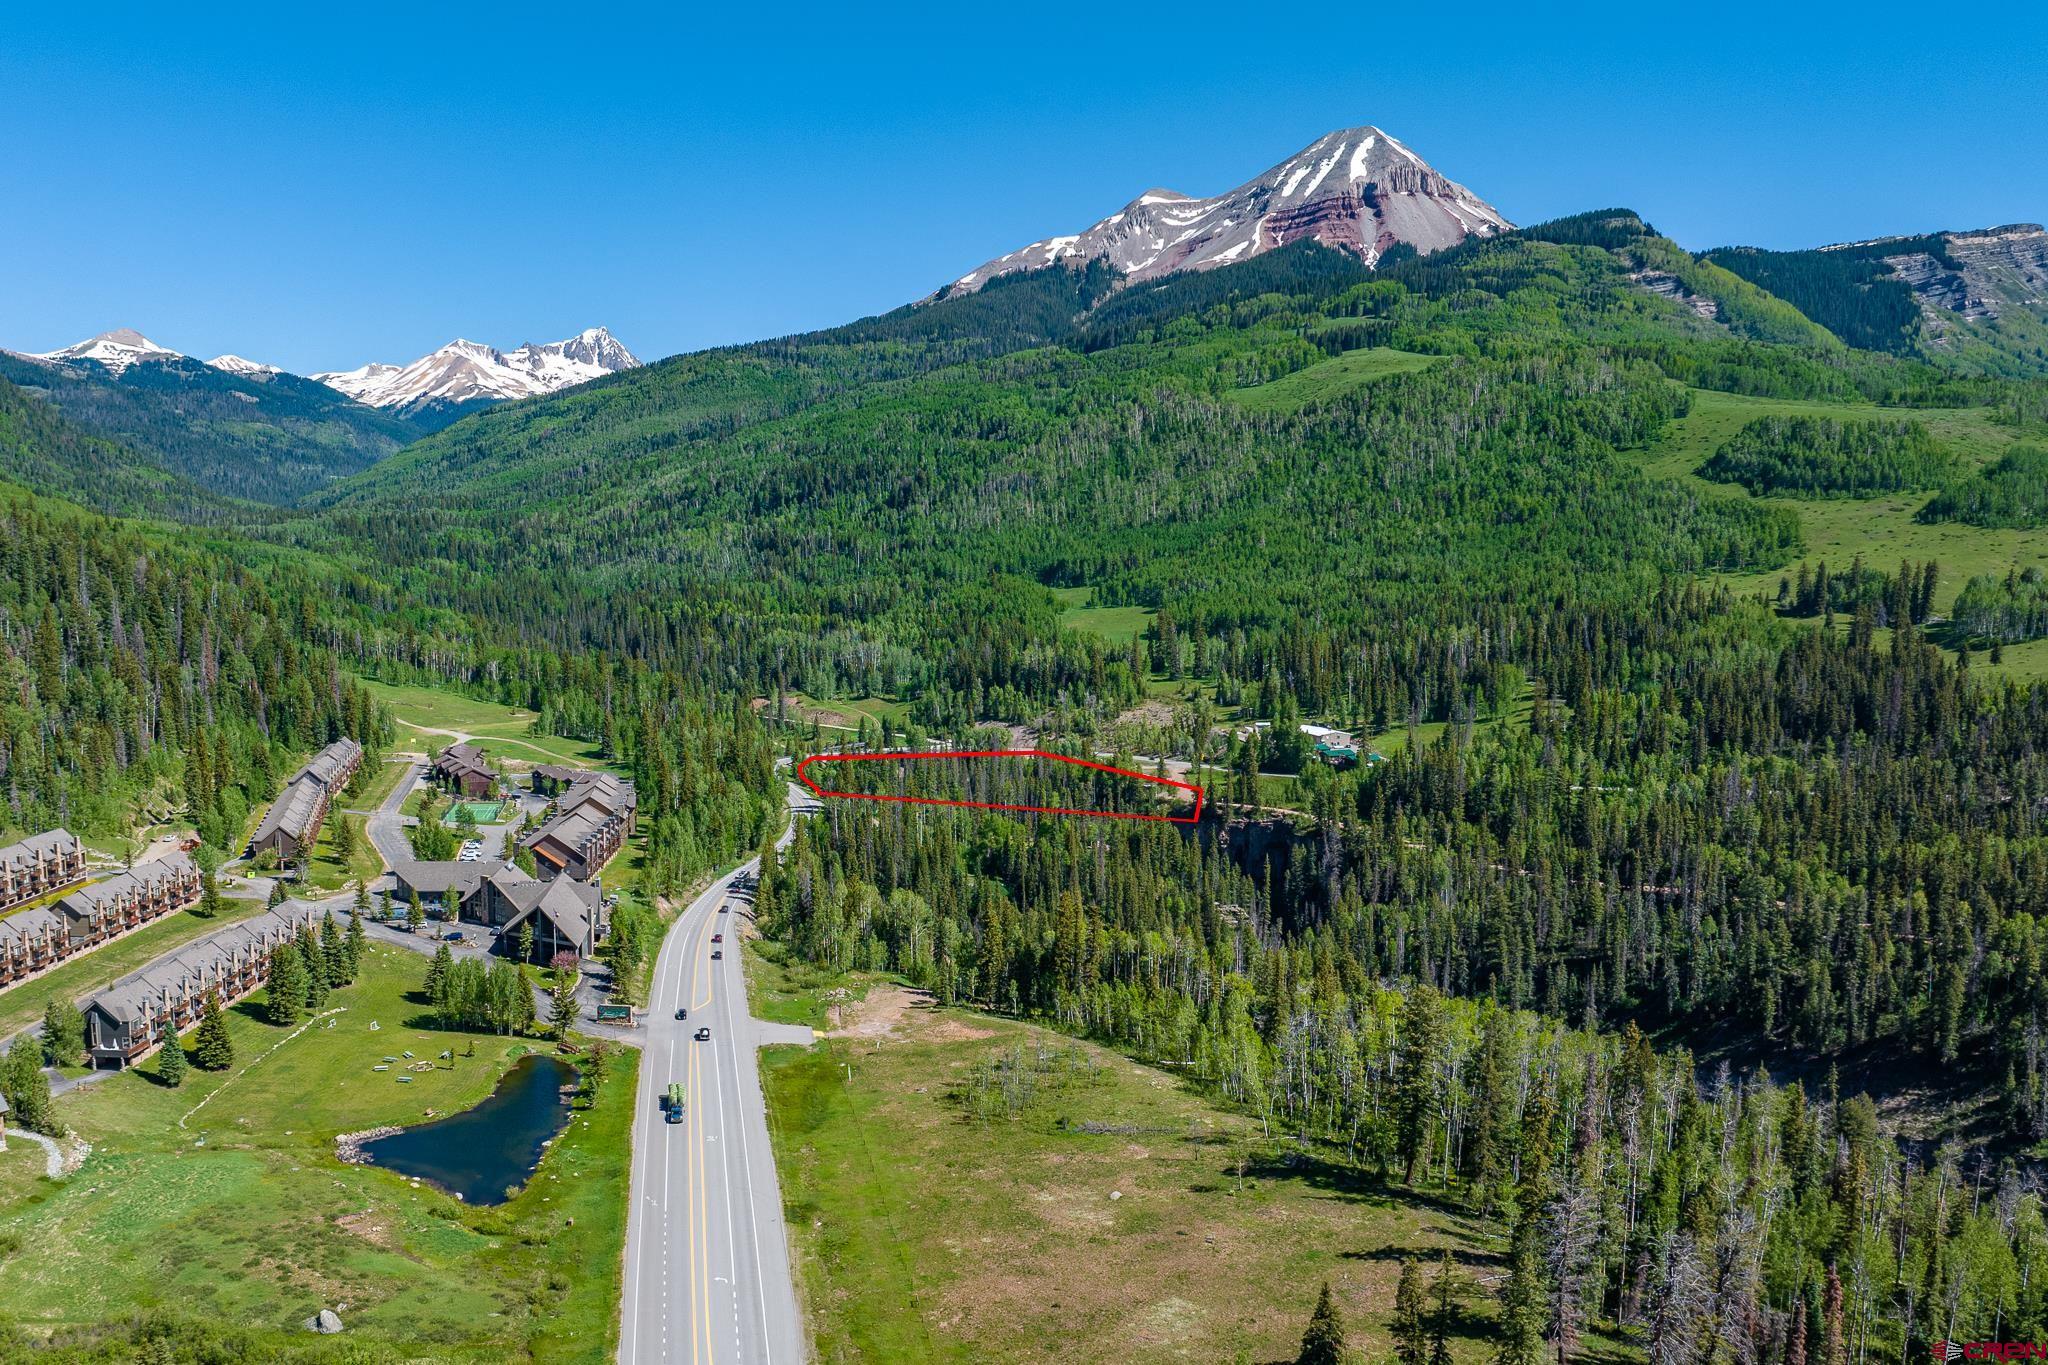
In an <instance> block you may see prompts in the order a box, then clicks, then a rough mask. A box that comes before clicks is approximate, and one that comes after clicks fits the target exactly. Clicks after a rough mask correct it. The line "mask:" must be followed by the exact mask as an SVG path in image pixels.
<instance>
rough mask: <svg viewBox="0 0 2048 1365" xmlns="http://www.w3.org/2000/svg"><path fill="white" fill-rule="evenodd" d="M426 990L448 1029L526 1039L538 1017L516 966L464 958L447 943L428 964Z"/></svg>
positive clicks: (523, 975)
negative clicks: (517, 1035)
mask: <svg viewBox="0 0 2048 1365" xmlns="http://www.w3.org/2000/svg"><path fill="white" fill-rule="evenodd" d="M422 989H423V991H424V992H425V994H426V997H427V1001H428V1003H430V1004H431V1005H432V1006H433V1007H434V1013H435V1015H436V1016H438V1017H439V1019H440V1021H441V1027H443V1028H452V1029H474V1030H477V1031H480V1032H488V1033H505V1034H512V1033H523V1032H525V1031H526V1030H527V1029H529V1028H531V1027H533V1023H534V1019H535V1017H536V1016H535V1012H534V1008H533V990H532V988H531V987H530V986H528V984H527V981H526V973H525V972H523V971H521V970H520V969H519V968H518V967H516V966H514V965H513V964H512V963H510V962H504V961H499V962H493V963H491V964H490V965H489V966H485V965H484V963H483V962H481V961H479V960H478V959H476V958H473V957H461V958H458V957H456V956H455V955H454V954H453V953H451V952H449V951H448V945H447V944H445V943H444V944H442V945H441V946H440V947H439V948H437V949H436V950H435V951H434V956H433V957H432V958H431V959H430V960H429V961H428V963H427V975H426V980H425V984H424V985H423V987H422Z"/></svg>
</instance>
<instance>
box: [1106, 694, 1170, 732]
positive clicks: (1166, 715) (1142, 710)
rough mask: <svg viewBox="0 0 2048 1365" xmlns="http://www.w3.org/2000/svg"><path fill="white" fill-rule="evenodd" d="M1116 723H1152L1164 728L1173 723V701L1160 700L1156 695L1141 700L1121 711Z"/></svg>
mask: <svg viewBox="0 0 2048 1365" xmlns="http://www.w3.org/2000/svg"><path fill="white" fill-rule="evenodd" d="M1116 723H1117V724H1118V725H1151V726H1156V727H1159V728H1162V729H1163V728H1165V727H1166V726H1169V725H1171V724H1173V706H1172V704H1171V703H1168V702H1163V701H1160V700H1159V699H1158V698H1156V697H1155V698H1153V699H1152V700H1150V701H1141V702H1139V703H1138V704H1137V705H1136V706H1133V707H1131V708H1130V709H1129V710H1127V711H1123V712H1120V713H1119V714H1118V715H1117V718H1116Z"/></svg>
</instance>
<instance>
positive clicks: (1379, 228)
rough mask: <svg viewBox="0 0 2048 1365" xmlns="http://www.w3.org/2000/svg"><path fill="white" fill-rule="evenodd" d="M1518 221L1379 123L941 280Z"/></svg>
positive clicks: (1167, 266)
mask: <svg viewBox="0 0 2048 1365" xmlns="http://www.w3.org/2000/svg"><path fill="white" fill-rule="evenodd" d="M1512 226H1513V224H1511V223H1509V222H1508V220H1507V219H1506V218H1504V217H1502V216H1501V214H1500V212H1499V211H1498V210H1496V209H1495V208H1494V207H1493V206H1492V205H1490V204H1488V203H1487V202H1486V201H1485V200H1483V199H1481V198H1479V196H1477V195H1475V194H1473V193H1472V192H1471V191H1470V190H1468V189H1466V188H1465V187H1464V186H1463V185H1460V184H1457V183H1456V182H1454V181H1451V180H1447V179H1445V178H1444V177H1443V176H1442V175H1439V174H1438V173H1437V172H1436V171H1435V170H1434V169H1433V168H1432V167H1430V165H1429V164H1428V163H1427V162H1425V161H1423V160H1422V158H1421V157H1418V156H1417V155H1415V153H1414V152H1411V151H1410V150H1408V148H1407V147H1406V146H1405V145H1403V144H1402V143H1401V141H1400V140H1399V139H1397V138H1395V137H1394V136H1393V135H1391V134H1389V133H1387V132H1385V131H1384V130H1382V129H1380V128H1376V127H1373V126H1371V125H1367V126H1365V127H1361V128H1344V129H1339V130H1338V131H1337V132H1334V133H1328V134H1325V135H1324V136H1322V137H1320V138H1318V139H1316V140H1315V141H1314V142H1312V143H1310V144H1309V145H1308V146H1306V147H1304V148H1302V149H1301V150H1300V151H1298V152H1296V153H1295V154H1294V155H1293V156H1291V157H1289V158H1287V160H1285V161H1282V162H1281V163H1280V164H1279V165H1277V166H1274V167H1273V168H1271V169H1270V170H1268V171H1267V172H1266V173H1265V174H1264V175H1261V176H1259V177H1257V178H1256V179H1253V180H1248V181H1246V182H1245V183H1244V184H1242V185H1239V186H1238V187H1237V188H1236V189H1234V190H1231V191H1229V192H1227V193H1225V194H1219V195H1216V196H1214V197H1213V198H1209V199H1195V198H1191V197H1189V196H1188V195H1185V194H1181V193H1180V192H1178V191H1176V190H1163V189H1152V190H1147V191H1145V192H1144V193H1143V194H1141V195H1139V196H1138V197H1137V198H1136V199H1133V200H1132V201H1131V202H1130V203H1128V204H1126V205H1124V206H1123V208H1121V209H1119V210H1118V211H1117V212H1115V213H1113V214H1111V215H1110V216H1109V217H1107V218H1104V219H1103V220H1102V221H1100V222H1098V223H1096V224H1095V225H1094V226H1093V227H1090V228H1089V229H1088V230H1087V231H1085V232H1078V233H1074V234H1071V235H1068V236H1061V237H1048V238H1045V239H1044V240H1042V241H1037V242H1033V243H1031V245H1029V246H1025V247H1020V248H1018V249H1017V250H1015V251H1012V252H1009V253H1008V254H1006V255H1002V256H998V257H996V258H995V259H994V260H992V261H989V262H987V263H985V264H983V265H980V266H977V267H976V268H975V269H973V270H970V271H968V272H967V273H966V274H965V275H962V276H961V277H960V278H959V279H957V280H955V281H954V282H953V283H952V284H951V285H949V286H947V288H946V289H945V290H943V291H941V292H942V293H947V294H961V293H971V292H973V291H974V290H977V289H979V288H981V286H983V285H984V284H987V283H988V282H989V281H990V280H992V279H994V278H995V277H996V276H998V275H1007V274H1009V273H1011V272H1013V271H1018V270H1036V269H1038V268H1040V267H1042V266H1047V265H1051V264H1053V263H1054V262H1056V261H1063V260H1072V261H1076V262H1079V261H1086V260H1092V259H1094V258H1096V257H1101V258H1103V259H1104V260H1107V261H1108V262H1109V264H1110V265H1111V266H1113V267H1115V268H1116V269H1117V270H1118V271H1119V272H1121V273H1122V274H1123V275H1124V277H1125V278H1126V279H1130V280H1147V279H1154V278H1157V277H1158V276H1161V275H1167V274H1171V273H1173V272H1174V271H1177V270H1208V269H1212V268H1214V267H1216V266H1220V265H1230V264H1233V263H1235V262H1237V261H1245V260H1250V259H1251V258H1252V257H1253V256H1257V255H1260V254H1261V253H1263V252H1267V251H1271V250H1272V249H1273V248H1275V247H1279V246H1285V245H1286V244H1287V243H1289V242H1292V241H1298V240H1299V239H1301V238H1303V237H1313V238H1315V239H1316V240H1317V241H1319V242H1321V243H1323V245H1325V246H1330V247H1336V248H1337V249H1339V250H1342V251H1349V252H1351V253H1352V254H1354V255H1356V256H1359V257H1361V258H1362V259H1363V260H1364V261H1365V263H1366V264H1367V265H1371V264H1373V263H1375V262H1376V261H1378V260H1379V258H1380V256H1381V255H1382V254H1384V253H1385V252H1386V251H1387V249H1388V248H1390V247H1392V246H1394V245H1395V244H1396V243H1399V242H1406V243H1408V244H1409V245H1411V246H1413V247H1414V248H1415V249H1416V250H1417V251H1422V252H1430V251H1437V250H1441V249H1442V248H1444V247H1447V246H1455V245H1457V244H1458V243H1459V242H1462V241H1464V240H1465V239H1466V238H1467V237H1491V236H1493V235H1494V234H1495V233H1498V232H1505V231H1508V230H1509V229H1510V228H1512Z"/></svg>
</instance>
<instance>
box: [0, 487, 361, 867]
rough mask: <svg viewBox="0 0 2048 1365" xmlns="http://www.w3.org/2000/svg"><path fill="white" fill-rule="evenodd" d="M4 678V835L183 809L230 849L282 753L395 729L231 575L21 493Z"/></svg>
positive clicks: (1, 632) (2, 584) (277, 777)
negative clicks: (10, 829)
mask: <svg viewBox="0 0 2048 1365" xmlns="http://www.w3.org/2000/svg"><path fill="white" fill-rule="evenodd" d="M0 678H4V680H5V686H0V783H4V784H5V796H6V802H7V806H6V809H5V811H4V812H0V824H4V825H7V826H11V827H14V828H26V829H47V828H50V827H52V826H57V825H64V826H67V827H74V828H76V829H78V830H79V831H81V832H85V833H119V834H125V833H126V832H127V830H128V829H129V828H130V826H131V824H132V823H134V821H135V817H136V816H137V815H138V814H145V815H146V814H151V813H155V814H159V815H161V814H167V813H168V812H170V811H172V810H177V809H180V808H187V809H189V811H190V814H191V817H192V818H193V819H194V821H195V822H196V824H197V826H198V828H199V830H200V833H201V835H202V837H203V838H205V840H206V841H207V842H208V843H209V844H212V845H213V846H215V847H216V848H231V847H232V846H233V845H234V844H235V843H236V842H237V841H238V840H239V838H240V835H241V831H242V828H243V825H244V822H245V821H246V818H247V816H248V813H249V811H250V810H251V809H252V808H253V806H254V805H256V804H260V803H261V802H264V801H268V800H270V799H272V798H273V797H274V796H275V795H276V793H277V786H278V784H279V782H280V781H281V780H282V778H283V776H284V775H285V774H286V773H287V772H289V766H288V765H289V763H290V762H291V761H293V757H294V756H295V755H299V754H303V753H305V752H306V751H308V750H311V749H315V748H318V747H319V746H320V745H322V744H325V743H327V742H328V741H330V740H332V739H336V738H339V737H340V736H342V735H349V736H352V737H354V738H356V739H358V740H359V741H360V742H361V743H362V744H363V745H364V746H365V748H367V749H372V750H374V749H376V748H378V747H380V745H381V743H382V742H383V741H384V740H385V738H386V737H387V736H388V734H389V730H390V722H389V720H388V719H387V718H386V717H384V716H383V715H382V714H381V713H380V711H379V708H378V707H377V706H376V705H375V704H374V703H372V702H371V701H370V700H369V698H368V696H367V694H366V693H365V692H364V691H363V689H362V688H361V687H360V686H358V685H357V684H356V683H355V682H354V680H353V679H352V678H351V677H350V676H349V675H348V673H347V672H345V671H344V669H343V667H342V663H341V661H340V659H339V658H338V657H337V656H336V654H335V652H334V651H333V650H332V649H331V648H329V647H327V646H326V644H324V643H323V642H321V641H320V640H319V639H318V638H317V631H316V630H315V628H314V627H313V625H312V622H311V621H310V620H309V619H308V617H307V615H306V614H305V613H303V612H301V611H300V610H298V609H297V607H296V605H295V604H292V603H289V602H286V601H280V600H279V599H277V598H275V597H273V595H272V594H271V593H270V592H269V591H268V590H267V589H266V587H265V585H264V584H262V583H261V582H259V581H257V580H255V579H253V578H251V577H250V576H249V575H247V574H246V573H245V572H244V571H242V570H241V569H240V568H238V567H237V566H235V565H234V564H232V563H231V562H229V561H227V560H226V559H224V558H221V557H219V556H216V555H212V554H207V553H204V552H199V551H189V550H185V549H182V548H179V547H175V546H172V545H170V544H168V543H166V542H165V541H163V540H162V539H160V538H157V537H153V536H150V535H148V534H146V533H143V532H140V531H137V530H134V529H131V528H128V527H124V526H121V525H119V524H116V523H112V522H107V521H104V520H101V519H100V518H98V517H94V516H90V515H87V514H83V513H78V512H75V511H70V510H67V509H63V508H61V507H59V506H58V505H56V504H51V503H37V502H34V501H32V500H30V499H28V498H25V497H19V496H15V497H8V498H4V499H0ZM366 766H369V765H366Z"/></svg>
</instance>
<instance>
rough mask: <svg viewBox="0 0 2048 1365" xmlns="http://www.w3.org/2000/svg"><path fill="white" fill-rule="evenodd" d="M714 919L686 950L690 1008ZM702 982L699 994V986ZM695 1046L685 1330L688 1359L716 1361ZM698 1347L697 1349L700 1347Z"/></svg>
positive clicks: (709, 914) (707, 1183)
mask: <svg viewBox="0 0 2048 1365" xmlns="http://www.w3.org/2000/svg"><path fill="white" fill-rule="evenodd" d="M716 919H717V911H716V910H715V909H711V910H707V911H706V913H705V916H704V922H703V923H702V924H699V925H698V926H697V935H696V942H695V944H693V945H692V948H691V959H692V960H691V964H690V994H691V996H692V1001H691V1006H690V1007H691V1008H692V1009H697V1010H701V1009H702V1008H703V1007H704V1006H705V1005H708V1004H709V1003H711V988H710V983H709V981H708V980H706V965H707V963H708V961H709V959H708V958H707V957H706V956H705V947H706V939H707V936H708V935H709V933H710V931H711V925H712V923H713V922H714V921H715V920H716ZM700 984H701V985H702V986H703V994H702V997H701V998H697V996H698V987H699V985H700ZM698 1027H700V1028H701V1027H703V1025H701V1024H700V1025H698ZM697 1054H698V1050H697V1049H696V1048H695V1047H692V1048H691V1049H690V1060H689V1063H688V1068H687V1069H688V1071H689V1073H690V1081H689V1118H690V1129H689V1134H690V1136H689V1142H690V1151H689V1154H688V1155H689V1164H690V1204H689V1209H688V1212H687V1215H686V1216H687V1217H688V1218H689V1220H690V1221H689V1235H690V1312H691V1315H692V1316H693V1317H694V1318H695V1319H696V1324H694V1326H695V1328H696V1330H693V1331H692V1332H691V1333H690V1359H691V1360H693V1361H699V1362H701V1361H702V1360H703V1358H704V1354H706V1353H709V1354H710V1355H711V1357H712V1359H713V1360H714V1361H715V1360H716V1359H717V1355H716V1352H715V1351H714V1350H713V1348H712V1345H711V1233H710V1227H711V1217H710V1212H709V1208H708V1205H709V1203H710V1199H711V1178H710V1172H709V1170H708V1169H707V1166H706V1163H705V1160H704V1088H703V1068H702V1066H701V1064H700V1063H699V1062H698V1059H697ZM700 1348H701V1350H700Z"/></svg>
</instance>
